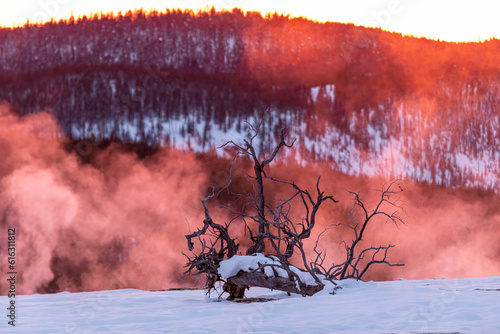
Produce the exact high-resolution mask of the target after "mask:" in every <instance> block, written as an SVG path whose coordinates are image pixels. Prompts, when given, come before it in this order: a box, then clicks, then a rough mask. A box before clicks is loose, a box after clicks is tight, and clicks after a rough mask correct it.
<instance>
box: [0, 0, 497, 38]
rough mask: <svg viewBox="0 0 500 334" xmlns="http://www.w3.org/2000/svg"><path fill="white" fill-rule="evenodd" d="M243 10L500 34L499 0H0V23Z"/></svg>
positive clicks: (449, 34) (425, 31) (433, 32)
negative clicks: (141, 11)
mask: <svg viewBox="0 0 500 334" xmlns="http://www.w3.org/2000/svg"><path fill="white" fill-rule="evenodd" d="M207 5H209V6H212V5H213V6H215V8H216V9H221V8H226V9H230V8H232V7H240V8H242V9H243V10H257V11H261V12H275V11H277V12H279V13H289V14H291V15H292V16H306V17H308V18H311V19H318V20H320V21H327V20H328V21H337V22H353V23H355V24H358V25H365V26H378V27H382V28H383V29H386V30H391V31H398V32H402V33H404V34H413V35H415V36H426V37H428V38H434V39H437V38H439V39H442V40H449V41H477V40H484V39H489V38H490V37H496V38H500V0H475V1H474V0H469V1H464V0H328V1H326V0H323V1H320V0H307V1H306V0H300V1H297V0H171V1H161V0H143V1H138V0H119V1H118V0H116V1H115V0H0V25H3V26H12V25H19V24H22V23H24V22H26V19H28V18H29V19H30V21H46V20H48V19H49V18H50V17H55V18H67V17H69V16H70V15H71V12H73V13H74V15H75V16H78V15H80V14H89V13H92V12H93V13H95V12H99V11H103V12H108V11H113V12H118V11H120V10H122V11H127V10H128V9H133V8H140V7H144V8H145V9H150V8H156V9H158V10H162V9H165V8H191V9H199V8H204V7H205V6H207Z"/></svg>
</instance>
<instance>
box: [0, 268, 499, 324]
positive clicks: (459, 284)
mask: <svg viewBox="0 0 500 334" xmlns="http://www.w3.org/2000/svg"><path fill="white" fill-rule="evenodd" d="M340 285H341V286H342V289H340V290H337V291H336V294H334V295H331V294H329V292H331V291H332V286H327V287H326V288H325V290H323V291H321V292H319V293H318V294H316V295H314V296H313V297H306V298H303V297H300V296H296V295H292V296H287V295H286V294H285V293H282V292H271V291H269V290H265V289H261V288H252V289H250V291H249V292H247V295H248V296H249V297H266V298H275V299H276V300H275V301H270V302H263V303H257V302H255V303H249V304H244V303H234V302H228V301H222V302H215V301H214V299H211V298H206V297H205V295H204V291H202V290H194V291H161V292H150V291H140V290H132V289H126V290H114V291H101V292H84V293H67V292H66V293H58V294H53V295H38V294H37V295H30V296H17V298H16V305H17V313H16V316H17V319H16V327H15V328H13V327H11V326H8V325H7V318H6V316H5V315H4V316H2V318H3V319H4V320H3V321H2V323H1V324H0V332H2V333H23V334H25V333H51V334H53V333H120V334H125V333H253V332H257V333H276V332H282V333H500V291H499V290H498V289H500V277H486V278H467V279H422V280H415V281H409V280H408V281H407V280H400V281H393V282H366V283H364V282H356V281H342V282H341V283H340ZM7 303H8V298H7V297H5V296H3V297H0V305H2V306H1V308H2V309H3V310H4V313H6V311H5V308H6V307H7Z"/></svg>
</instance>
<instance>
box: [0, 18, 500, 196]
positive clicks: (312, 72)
mask: <svg viewBox="0 0 500 334" xmlns="http://www.w3.org/2000/svg"><path fill="white" fill-rule="evenodd" d="M0 59H1V62H0V100H4V101H7V102H8V103H10V104H11V105H12V106H13V108H14V109H15V110H16V111H17V112H18V113H20V114H22V115H24V114H28V113H36V112H39V111H49V112H51V113H53V115H54V116H55V117H56V118H57V120H58V121H59V123H60V124H61V126H62V128H63V130H64V132H65V133H66V134H67V135H69V136H72V137H74V138H78V139H87V140H92V141H97V142H99V141H101V140H110V139H111V140H121V141H125V142H144V143H147V144H148V145H152V146H154V145H157V144H161V145H170V146H172V147H175V148H180V149H191V150H195V151H207V150H209V149H211V148H213V147H214V146H216V145H217V144H220V143H221V142H223V141H224V140H226V139H230V138H234V136H243V135H245V134H244V133H241V132H242V131H241V130H242V129H243V128H244V126H243V125H244V121H252V122H256V121H259V120H263V121H264V122H265V124H266V126H265V133H264V134H263V136H262V137H263V138H261V142H262V148H263V149H265V148H266V147H271V145H273V144H274V136H275V133H276V129H279V128H281V127H282V126H287V127H288V128H289V129H290V134H291V135H292V136H294V137H297V138H299V140H298V142H297V144H296V152H295V153H294V158H295V159H297V160H304V159H305V160H308V161H313V160H326V161H328V162H330V165H331V166H332V168H333V169H335V170H338V171H341V172H344V173H347V174H351V175H369V176H376V175H382V176H387V177H394V176H398V177H399V176H401V177H409V178H412V179H414V180H417V181H427V182H431V183H437V184H443V185H445V186H452V187H464V186H466V187H470V186H473V187H479V188H484V189H492V190H494V191H496V192H498V191H500V177H499V175H500V132H499V125H500V124H499V116H500V115H499V113H500V108H499V107H500V41H498V40H491V41H488V42H484V43H463V44H460V43H458V44H457V43H446V42H438V41H432V40H426V39H417V38H413V37H408V36H406V37H404V36H401V35H400V34H395V33H389V32H383V31H381V30H377V29H368V28H363V27H356V26H354V25H346V24H339V23H325V24H320V23H316V22H311V21H308V20H305V19H291V18H289V17H283V16H278V15H275V16H268V17H265V18H264V17H262V16H261V15H260V14H258V13H247V14H243V13H241V12H240V11H238V10H234V11H233V12H231V13H227V12H226V13H216V12H215V11H211V12H207V13H198V14H194V13H191V12H180V11H169V12H167V13H165V14H160V13H149V14H144V13H142V12H129V13H127V14H125V15H121V16H118V17H115V16H112V15H101V16H95V17H92V18H86V17H84V18H80V19H78V20H75V19H70V20H68V21H61V22H51V23H47V24H45V25H40V26H38V25H30V26H25V27H24V28H17V29H0Z"/></svg>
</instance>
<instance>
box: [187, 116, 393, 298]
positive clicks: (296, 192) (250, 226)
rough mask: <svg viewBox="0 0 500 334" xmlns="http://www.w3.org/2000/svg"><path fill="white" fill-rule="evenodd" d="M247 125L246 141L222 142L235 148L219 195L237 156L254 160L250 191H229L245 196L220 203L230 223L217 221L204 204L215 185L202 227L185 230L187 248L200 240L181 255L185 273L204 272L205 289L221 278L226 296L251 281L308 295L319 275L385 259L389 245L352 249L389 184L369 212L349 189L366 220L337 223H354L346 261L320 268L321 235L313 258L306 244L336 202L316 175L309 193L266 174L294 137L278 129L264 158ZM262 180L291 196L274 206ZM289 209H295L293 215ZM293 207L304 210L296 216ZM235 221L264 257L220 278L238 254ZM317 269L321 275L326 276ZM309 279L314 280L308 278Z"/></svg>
mask: <svg viewBox="0 0 500 334" xmlns="http://www.w3.org/2000/svg"><path fill="white" fill-rule="evenodd" d="M249 127H250V129H251V130H252V131H253V135H252V137H250V139H248V140H244V144H241V145H239V144H236V143H235V142H234V141H229V142H227V143H226V144H224V145H222V146H221V147H226V146H231V147H233V148H236V149H237V153H236V155H235V157H234V159H233V163H232V164H231V168H230V174H229V182H228V184H227V185H226V186H225V187H224V188H222V189H221V190H220V191H219V192H218V194H221V192H223V191H227V192H230V185H231V182H232V174H233V166H234V163H235V161H236V158H237V157H238V156H241V155H243V156H247V157H248V158H249V159H250V161H251V162H252V164H253V175H251V176H250V175H248V176H247V177H248V179H249V180H250V181H251V183H252V186H253V192H251V193H245V194H233V193H231V194H232V195H235V196H238V198H240V199H242V200H243V201H244V204H243V206H242V208H239V209H234V208H232V207H230V206H229V205H227V204H224V203H219V204H218V206H219V207H220V208H223V209H226V210H227V211H228V212H229V213H231V214H232V215H233V218H232V219H231V220H230V221H229V223H226V224H224V225H220V224H217V223H215V222H214V221H213V220H212V218H211V216H210V212H209V209H208V207H207V202H208V201H209V200H212V199H215V197H216V195H215V190H213V191H212V194H211V195H210V196H208V197H206V198H205V199H204V200H203V201H202V205H203V208H204V211H205V219H204V221H203V224H204V225H203V228H202V229H199V230H198V231H196V232H194V233H191V234H189V235H186V238H187V242H188V249H189V250H190V251H192V252H194V250H195V244H194V242H193V239H195V238H197V239H198V240H199V245H200V248H199V252H198V253H193V254H192V255H191V256H188V255H186V254H185V255H186V257H187V259H188V262H187V265H186V266H187V267H188V270H187V271H186V272H187V273H192V274H194V275H199V274H202V273H204V274H207V281H206V288H207V289H208V292H210V291H211V290H212V289H214V288H215V284H216V283H217V282H221V283H224V288H223V289H224V291H226V292H228V293H229V298H228V300H232V299H237V298H242V297H243V296H244V291H245V289H247V288H249V287H252V286H256V287H266V288H270V289H277V290H282V291H286V292H288V293H298V294H301V295H303V296H312V295H313V294H315V293H317V292H318V291H321V290H322V289H323V288H324V282H323V279H324V278H325V277H326V278H327V279H330V280H331V281H332V282H333V279H337V278H340V277H341V278H342V279H344V278H349V277H351V276H353V275H355V276H356V277H358V278H361V277H362V276H363V274H364V273H365V272H366V270H367V269H368V268H369V267H370V266H371V265H372V264H374V263H379V262H380V261H383V262H384V263H385V262H386V260H385V256H384V257H383V259H381V260H380V259H379V258H377V257H376V256H377V254H378V253H379V252H380V251H385V255H386V253H387V250H388V248H390V247H392V246H389V247H387V249H386V248H384V247H380V248H379V249H378V250H377V249H366V250H364V251H362V252H361V253H360V254H357V253H356V249H357V248H356V246H357V245H358V243H359V242H360V241H361V239H362V237H363V234H364V232H365V229H366V226H367V225H368V223H369V222H370V221H371V220H372V219H373V218H374V217H375V216H378V215H383V214H385V211H383V210H381V209H380V208H381V206H382V204H384V203H386V202H388V203H391V202H390V201H388V197H389V196H390V195H391V194H392V191H393V189H392V187H389V189H386V190H384V191H383V192H382V200H381V202H380V203H379V205H378V206H377V208H376V209H375V210H374V211H373V212H368V211H367V210H366V209H365V207H364V204H363V202H362V201H361V200H360V199H359V196H358V195H357V194H355V193H352V194H354V195H355V204H356V205H357V206H359V207H361V208H362V209H363V210H364V212H365V214H366V217H365V221H364V222H363V224H361V225H360V224H358V223H357V222H356V225H355V226H350V225H347V224H343V223H342V224H339V225H345V226H349V227H350V228H352V229H353V231H354V232H355V240H354V241H353V243H352V244H351V246H349V247H347V248H346V249H347V260H346V261H345V262H344V263H342V264H341V265H337V266H333V267H332V268H330V269H329V270H325V269H324V268H323V267H322V263H323V261H324V256H323V254H322V253H320V252H318V251H317V245H318V240H319V239H318V240H317V241H316V247H315V251H316V255H317V257H316V260H315V261H313V262H311V261H310V259H308V256H307V254H306V251H305V248H304V243H305V241H306V240H307V239H309V238H310V237H311V235H312V233H313V229H314V228H315V226H316V225H317V221H316V216H317V212H318V210H319V209H320V207H322V205H323V204H324V203H326V202H331V203H332V204H334V203H338V201H336V200H335V199H334V198H333V197H332V196H328V195H325V193H324V192H323V191H321V189H320V178H318V180H317V182H316V189H315V190H316V191H315V192H313V193H310V192H309V191H308V190H304V189H303V188H301V187H299V186H298V185H297V184H295V183H294V182H290V181H284V180H280V179H277V178H275V177H272V176H270V175H268V174H267V166H268V165H270V164H271V163H272V162H273V160H274V159H275V158H276V156H277V155H278V154H279V152H280V150H281V149H282V148H283V147H288V148H289V147H292V145H293V142H291V143H287V142H286V140H285V137H286V134H287V133H286V131H285V130H282V131H281V132H280V134H279V140H278V141H277V144H276V146H275V147H274V149H273V150H272V152H271V153H270V154H269V155H268V156H267V157H264V158H261V157H260V155H261V154H258V153H257V151H256V149H255V145H254V144H255V143H254V140H255V138H257V135H258V134H259V129H258V128H255V127H253V126H251V125H249ZM266 182H273V183H275V184H279V185H281V186H283V187H284V188H286V189H289V192H290V195H289V196H288V197H287V199H285V200H282V201H281V202H279V203H278V204H277V205H274V206H272V205H271V204H270V203H268V202H267V201H266V198H265V196H264V194H265V192H264V187H265V184H266ZM292 209H293V210H292ZM292 211H293V213H294V214H292ZM297 212H301V213H302V215H301V216H300V217H299V220H297V218H295V214H296V213H297ZM389 218H391V219H393V220H394V221H396V220H397V219H398V218H397V216H389ZM353 219H354V218H353ZM236 220H238V221H240V222H242V223H243V225H244V230H245V232H246V234H245V235H247V236H248V238H249V239H250V242H251V245H250V246H249V247H248V249H247V250H246V255H247V256H252V255H256V254H257V255H258V254H265V255H266V256H268V258H267V259H266V261H262V263H260V262H258V264H257V265H256V266H255V267H252V268H242V269H241V270H239V271H238V272H236V273H234V274H232V276H230V277H222V275H221V273H220V271H219V269H220V266H221V262H222V261H224V260H226V259H231V258H232V257H233V256H235V255H237V253H238V249H239V245H238V244H237V243H236V240H235V239H234V238H232V237H231V236H230V233H229V227H230V225H231V223H232V222H234V221H236ZM358 227H360V229H358ZM372 250H374V251H375V254H374V255H373V257H372V261H371V262H370V263H369V264H368V265H367V266H366V267H365V268H364V270H362V271H361V272H359V271H358V269H357V268H358V267H357V266H358V264H359V260H360V259H362V258H363V256H365V255H368V253H369V252H370V251H372ZM240 254H241V253H240ZM269 256H271V257H272V260H269V259H270V258H269ZM292 260H293V261H295V262H299V263H301V265H302V266H303V269H298V268H297V267H295V266H293V265H292V264H291V262H290V261H292ZM226 263H227V262H226ZM270 273H271V274H270ZM318 274H323V275H324V277H322V276H320V275H318ZM311 278H312V279H311ZM306 280H307V282H306ZM311 280H312V281H314V282H313V283H311ZM334 284H335V283H334ZM219 297H220V296H219Z"/></svg>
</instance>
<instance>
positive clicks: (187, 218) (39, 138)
mask: <svg viewBox="0 0 500 334" xmlns="http://www.w3.org/2000/svg"><path fill="white" fill-rule="evenodd" d="M54 134H57V135H54ZM65 143H66V139H65V138H64V136H63V135H62V131H61V130H60V127H59V126H58V124H57V122H56V121H55V119H54V118H53V117H51V116H50V114H48V113H45V112H41V113H37V114H31V115H28V116H25V117H22V118H20V117H19V116H17V115H15V114H14V113H12V112H11V111H10V110H9V107H8V106H7V105H3V106H0V156H1V157H2V159H1V163H0V215H1V216H0V218H1V221H0V228H1V232H0V235H1V236H2V239H3V240H1V241H0V244H1V245H5V241H6V232H7V229H8V228H10V227H15V228H16V232H17V241H16V242H17V246H16V247H17V255H16V258H17V266H18V267H17V270H18V272H19V275H18V278H19V281H18V286H17V288H18V292H19V293H21V294H31V293H36V292H41V293H43V292H58V291H89V290H104V289H115V288H125V287H132V288H139V289H145V290H147V289H166V288H170V287H176V286H186V285H200V281H197V280H195V279H193V278H192V277H189V276H184V275H182V272H183V271H184V268H183V265H184V263H185V258H184V257H183V255H182V252H183V251H187V249H186V240H185V238H184V235H185V234H187V233H189V232H191V231H193V230H194V229H195V228H197V227H199V226H200V224H201V221H202V219H203V212H202V210H201V205H200V200H201V199H202V198H203V197H204V195H205V194H206V193H207V189H209V187H211V186H213V185H214V184H213V183H214V180H215V182H219V181H220V182H221V183H223V182H224V180H222V177H221V175H222V174H220V173H224V174H223V175H226V176H227V168H228V167H229V163H227V164H226V163H221V161H215V160H216V159H215V157H214V161H213V162H210V165H209V164H207V163H206V162H203V161H202V159H203V158H200V156H196V155H194V154H192V153H188V152H179V151H173V150H169V149H166V148H165V149H160V150H159V152H158V153H156V154H155V155H154V156H152V157H150V158H147V159H142V160H139V159H137V157H136V156H135V155H134V154H132V153H124V151H123V150H121V149H120V147H119V146H118V145H111V146H110V147H108V148H107V149H106V150H103V151H100V152H98V153H96V156H95V157H94V158H93V161H92V164H82V163H81V162H80V161H79V157H78V154H77V152H75V151H69V150H67V149H66V148H65ZM83 151H84V152H86V150H83ZM87 153H88V152H87ZM207 166H209V167H207ZM306 168H307V169H308V170H305V169H306ZM285 169H286V174H285V173H284V171H285ZM221 171H223V172H221ZM273 172H276V173H278V174H279V175H287V176H288V177H289V178H290V180H295V181H296V182H297V183H300V184H301V185H305V186H307V187H309V188H310V189H313V185H314V183H315V180H316V176H317V175H322V185H324V190H325V191H326V192H328V193H332V194H334V196H336V197H337V198H339V196H340V199H342V200H343V201H342V203H344V204H340V205H338V206H336V207H333V208H331V209H325V210H323V211H322V213H321V214H322V217H323V218H325V222H324V225H329V224H331V223H334V222H335V221H332V220H333V219H337V220H338V219H339V217H341V218H342V217H343V215H342V213H343V212H344V213H345V210H346V208H349V207H351V205H352V202H350V201H349V198H348V196H347V194H346V193H345V191H344V190H343V189H351V190H355V191H360V193H361V195H362V197H363V196H364V195H365V194H366V196H367V197H369V196H371V195H376V193H374V192H371V191H370V190H369V189H371V188H380V186H381V184H382V183H384V180H377V179H366V178H354V177H349V176H345V175H341V174H339V173H335V172H332V171H331V170H329V169H328V167H327V166H321V165H317V166H314V167H303V166H300V165H297V164H295V163H288V164H286V165H285V164H284V163H279V164H277V165H276V166H275V167H273ZM214 175H215V176H214ZM385 181H387V180H385ZM404 190H405V191H404V195H405V196H404V200H405V201H406V202H407V205H406V210H407V212H408V217H407V218H406V219H405V220H406V222H407V224H406V225H402V226H399V229H398V228H396V227H394V226H390V225H384V223H383V221H382V222H377V224H374V225H373V226H372V227H370V230H369V231H368V238H369V239H368V240H367V244H374V245H379V244H384V245H385V244H389V243H391V244H395V245H396V246H397V247H396V248H394V249H392V250H391V251H392V252H391V253H390V258H391V261H393V262H402V263H405V264H406V266H405V267H402V268H396V269H394V268H391V269H389V270H388V268H387V267H383V266H382V267H378V268H376V267H373V268H374V270H373V271H372V273H371V276H367V277H366V278H368V279H395V278H398V277H405V278H415V279H416V278H423V277H434V276H440V277H441V276H446V277H449V278H451V277H466V276H486V275H495V274H498V272H499V270H500V263H499V261H498V257H499V255H500V246H498V245H499V242H498V241H499V239H500V234H499V232H498V231H497V226H498V224H499V221H500V208H499V207H498V205H496V203H498V201H499V197H498V195H494V194H489V193H480V192H476V191H470V190H469V191H466V190H456V191H454V190H450V189H445V188H438V187H432V186H428V185H418V184H412V183H409V182H407V183H406V185H405V187H404ZM270 191H271V193H270V197H271V198H275V199H276V200H277V199H280V196H282V194H280V193H279V192H277V191H274V192H273V189H270ZM344 218H345V215H344ZM337 222H338V221H337ZM318 232H319V231H318ZM346 235H347V234H346V232H345V231H340V230H338V231H337V230H332V231H331V233H330V234H329V236H328V237H326V238H324V239H322V244H323V245H324V246H325V247H327V248H328V249H329V253H330V254H332V252H333V253H335V252H336V251H337V249H338V255H336V256H337V258H339V257H342V256H343V253H341V252H342V246H339V240H340V239H341V238H342V237H345V236H346ZM5 251H6V247H5V246H2V248H1V251H0V255H1V258H2V259H6V254H5ZM1 263H2V265H1V266H2V267H1V269H0V270H2V272H6V271H7V270H6V267H5V265H6V261H2V262H1ZM5 284H6V283H5V282H3V281H2V282H1V283H0V290H1V291H2V294H4V293H5V291H7V290H8V289H6V288H5Z"/></svg>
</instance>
